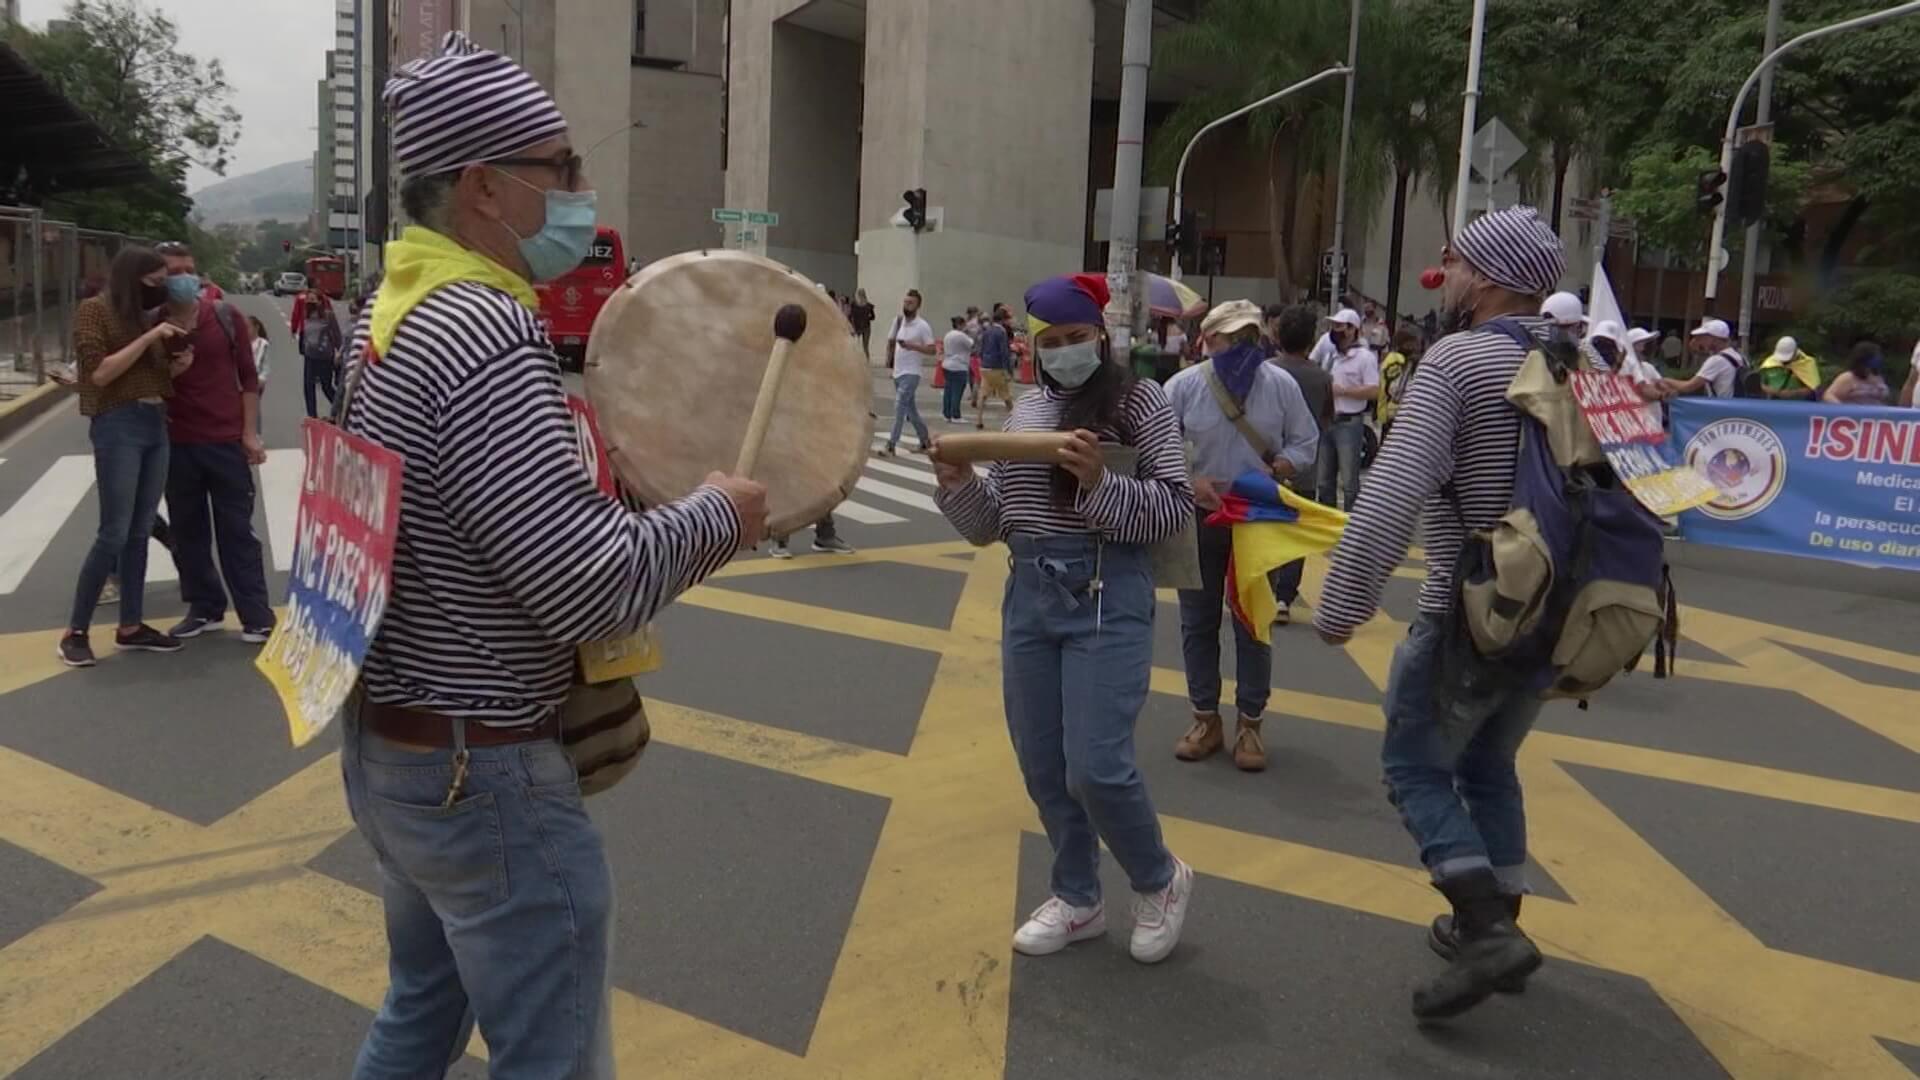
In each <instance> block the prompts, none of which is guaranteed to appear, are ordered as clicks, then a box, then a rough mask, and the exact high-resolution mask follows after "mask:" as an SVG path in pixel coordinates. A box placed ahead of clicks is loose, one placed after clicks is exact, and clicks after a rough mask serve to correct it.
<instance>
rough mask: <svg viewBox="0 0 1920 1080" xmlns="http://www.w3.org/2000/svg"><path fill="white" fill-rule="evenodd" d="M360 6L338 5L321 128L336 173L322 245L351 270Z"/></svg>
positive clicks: (356, 211) (349, 1) (352, 1)
mask: <svg viewBox="0 0 1920 1080" xmlns="http://www.w3.org/2000/svg"><path fill="white" fill-rule="evenodd" d="M357 7H358V0H335V3H334V41H333V50H332V52H331V53H329V54H328V64H327V82H328V85H329V87H330V88H331V90H332V95H333V97H332V106H331V108H330V110H329V115H328V116H327V118H326V120H325V121H324V122H323V126H322V128H321V131H320V140H321V142H322V143H323V144H326V145H328V146H329V148H330V152H331V154H332V162H333V168H332V169H331V171H330V173H329V175H330V176H331V177H332V184H331V187H330V189H329V192H328V198H327V216H326V234H325V236H324V238H322V239H321V241H320V242H321V244H322V245H323V246H325V247H327V248H330V249H333V250H336V251H343V252H346V253H347V254H348V257H349V265H351V264H352V263H354V262H357V261H358V259H359V253H360V140H359V136H358V134H357V132H358V130H359V109H360V104H359V103H360V47H359V26H358V20H357V17H356V10H355V9H356V8H357Z"/></svg>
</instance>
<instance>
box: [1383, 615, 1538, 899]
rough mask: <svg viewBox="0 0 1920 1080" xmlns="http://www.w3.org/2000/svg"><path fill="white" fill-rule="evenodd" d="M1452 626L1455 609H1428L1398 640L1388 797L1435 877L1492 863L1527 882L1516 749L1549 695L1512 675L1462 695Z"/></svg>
mask: <svg viewBox="0 0 1920 1080" xmlns="http://www.w3.org/2000/svg"><path fill="white" fill-rule="evenodd" d="M1446 630H1447V623H1446V620H1445V619H1443V618H1442V617H1440V616H1438V615H1431V614H1428V613H1426V612H1422V613H1420V615H1418V616H1417V617H1415V619H1414V620H1413V624H1412V625H1411V626H1409V627H1408V628H1407V637H1406V640H1404V641H1402V642H1401V643H1400V646H1399V648H1397V649H1395V650H1394V653H1393V666H1392V668H1391V670H1390V672H1389V673H1388V675H1387V693H1386V713H1387V733H1386V739H1385V741H1384V742H1383V743H1382V744H1381V747H1380V763H1381V765H1382V766H1383V767H1384V770H1385V772H1386V778H1387V788H1388V793H1389V794H1388V798H1389V800H1390V801H1391V802H1392V803H1393V805H1394V806H1395V807H1397V808H1398V809H1399V811H1400V820H1401V822H1402V823H1403V824H1405V825H1406V827H1407V832H1409V833H1411V834H1413V838H1414V840H1415V842H1417V843H1418V844H1419V845H1420V861H1421V862H1422V863H1424V864H1425V865H1426V867H1427V870H1428V872H1429V873H1431V874H1432V875H1433V878H1434V880H1436V881H1438V880H1440V879H1441V878H1446V877H1453V876H1455V875H1458V874H1462V873H1466V872H1468V871H1471V870H1475V869H1480V868H1483V867H1492V869H1493V871H1494V873H1495V874H1496V875H1497V876H1499V878H1500V881H1501V884H1502V886H1503V887H1504V888H1505V889H1506V890H1507V891H1509V892H1515V893H1519V892H1524V891H1526V881H1525V869H1524V868H1525V865H1526V861H1527V815H1526V807H1525V804H1524V802H1523V801H1522V799H1521V794H1520V774H1519V773H1518V771H1516V770H1515V768H1514V763H1513V759H1514V755H1515V754H1517V753H1519V750H1520V743H1521V741H1522V740H1524V739H1525V738H1526V737H1527V732H1528V731H1530V730H1532V729H1533V722H1534V719H1535V718H1536V717H1538V716H1539V715H1540V705H1541V701H1540V697H1539V695H1538V694H1537V693H1535V692H1533V691H1531V690H1528V689H1527V688H1526V687H1525V686H1524V685H1522V684H1520V683H1511V684H1506V685H1503V686H1502V687H1501V689H1499V690H1498V691H1496V692H1493V693H1488V694H1481V695H1478V696H1477V697H1475V698H1474V699H1473V700H1471V701H1462V700H1460V699H1461V698H1463V697H1466V696H1468V695H1466V694H1464V693H1462V692H1461V691H1460V689H1459V687H1458V686H1457V685H1456V686H1437V684H1438V683H1439V681H1440V680H1441V679H1443V678H1445V677H1446V673H1445V672H1444V670H1443V669H1444V668H1445V666H1446V665H1444V664H1443V663H1442V651H1443V649H1444V648H1445V647H1446V646H1447V645H1448V642H1447V641H1446V640H1445V634H1446ZM1463 632H1464V631H1463ZM1448 681H1449V682H1450V683H1457V682H1458V680H1453V679H1449V680H1448ZM1436 688H1437V689H1440V690H1442V691H1443V693H1442V694H1441V695H1440V697H1441V698H1442V699H1445V701H1444V703H1442V702H1441V701H1438V700H1436V696H1435V690H1436Z"/></svg>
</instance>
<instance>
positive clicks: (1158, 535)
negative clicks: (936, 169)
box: [933, 274, 1193, 964]
mask: <svg viewBox="0 0 1920 1080" xmlns="http://www.w3.org/2000/svg"><path fill="white" fill-rule="evenodd" d="M1106 303H1107V287H1106V280H1105V279H1104V278H1102V277H1100V276H1098V275H1094V274H1078V275H1074V276H1072V277H1060V278H1052V279H1049V280H1048V281H1044V282H1041V283H1040V284H1038V285H1035V286H1034V287H1033V288H1031V289H1029V290H1028V291H1027V318H1028V322H1029V324H1030V325H1031V328H1032V330H1033V333H1034V342H1035V344H1036V346H1037V347H1038V349H1039V355H1040V373H1041V381H1042V384H1043V385H1042V387H1041V389H1040V390H1039V392H1037V393H1032V394H1028V395H1027V396H1025V397H1023V398H1021V399H1020V401H1019V403H1018V404H1016V405H1015V406H1014V408H1013V415H1012V417H1011V418H1010V419H1009V420H1008V422H1007V430H1008V431H1066V432H1071V433H1072V435H1071V438H1070V441H1069V442H1068V444H1067V446H1066V447H1065V448H1064V449H1063V450H1061V451H1060V456H1059V459H1058V461H1057V462H1051V463H1050V462H1007V461H999V462H995V463H994V464H993V467H992V469H991V470H990V471H989V472H988V474H987V476H986V478H985V479H981V478H980V477H978V476H976V475H975V474H974V472H973V469H972V466H970V465H964V464H956V463H951V462H944V461H942V460H941V458H940V444H939V443H938V441H936V442H935V443H934V447H933V452H934V460H935V465H936V471H937V473H938V475H939V481H940V492H939V495H938V502H939V505H940V508H941V510H942V511H944V512H945V513H946V515H947V517H948V519H949V520H951V521H952V522H953V523H954V527H955V528H957V529H959V531H960V533H961V535H962V536H965V537H966V538H967V539H968V540H970V541H972V542H973V543H975V544H988V543H992V542H993V541H995V540H1004V541H1006V543H1007V546H1008V548H1009V549H1010V550H1011V551H1012V558H1011V560H1010V562H1011V565H1012V575H1011V577H1010V578H1009V579H1008V581H1007V590H1006V596H1005V599H1004V601H1003V602H1002V604H1001V676H1002V679H1003V682H1004V693H1005V701H1006V713H1007V727H1008V730H1009V731H1010V733H1011V734H1012V736H1013V749H1014V754H1015V756H1016V757H1017V758H1018V759H1019V761H1020V771H1021V774H1022V775H1023V776H1024V777H1025V779H1026V784H1027V794H1028V795H1029V796H1030V797H1031V798H1032V799H1033V803H1034V806H1035V808H1036V809H1038V810H1039V812H1040V820H1041V823H1042V824H1043V825H1044V826H1045V827H1046V831H1047V838H1048V840H1049V841H1050V842H1051V844H1052V845H1053V875H1052V882H1051V891H1052V895H1051V896H1050V897H1049V898H1048V900H1047V902H1046V903H1044V904H1042V905H1041V906H1040V908H1039V909H1038V910H1036V911H1035V912H1034V913H1033V915H1032V917H1031V918H1029V919H1028V920H1027V922H1026V923H1025V925H1023V926H1021V927H1020V929H1019V930H1018V931H1017V932H1016V933H1015V934H1014V936H1013V947H1014V948H1015V949H1017V950H1019V951H1020V952H1022V953H1025V954H1027V955H1030V956H1040V955H1045V954H1047V953H1053V952H1058V951H1059V950H1061V949H1064V948H1066V947H1067V946H1068V945H1069V944H1071V943H1073V942H1076V941H1085V940H1088V939H1091V938H1095V937H1099V936H1101V935H1102V934H1104V933H1105V932H1106V909H1105V907H1104V906H1103V904H1102V903H1101V897H1100V877H1099V874H1098V872H1097V866H1098V861H1099V854H1100V843H1101V841H1103V840H1104V841H1105V842H1106V845H1107V847H1108V849H1110V850H1111V851H1112V852H1113V856H1114V860H1115V861H1116V862H1118V863H1119V864H1120V865H1121V866H1122V867H1123V868H1124V869H1125V870H1126V873H1127V877H1128V878H1129V880H1130V882H1131V884H1132V886H1133V891H1134V892H1135V894H1136V899H1135V901H1134V916H1135V918H1134V929H1133V940H1132V945H1131V952H1132V954H1133V957H1134V959H1136V960H1138V961H1140V962H1142V963H1149V964H1151V963H1156V962H1158V961H1160V960H1163V959H1165V958H1166V956H1167V955H1168V954H1169V953H1170V952H1172V951H1173V947H1174V945H1175V944H1176V943H1177V942H1178V941H1179V939H1180V928H1181V925H1182V924H1183V923H1184V921H1185V919H1186V912H1187V902H1188V900H1189V898H1190V897H1191V895H1192V891H1193V871H1192V870H1191V869H1190V868H1188V867H1187V865H1186V864H1185V863H1183V862H1181V861H1180V860H1178V859H1176V858H1174V857H1173V855H1172V853H1170V852H1168V851H1167V847H1166V844H1165V843H1164V842H1163V841H1162V840H1161V836H1160V819H1159V818H1158V817H1157V816H1156V815H1155V813H1154V809H1153V803H1152V801H1151V800H1149V799H1148V797H1147V788H1146V782H1145V781H1144V780H1143V779H1142V778H1141V776H1140V772H1139V770H1138V769H1136V768H1135V767H1134V740H1133V729H1134V724H1135V722H1136V721H1138V719H1139V717H1140V708H1141V706H1142V705H1144V704H1145V702H1146V697H1147V683H1148V679H1149V676H1150V675H1151V672H1152V669H1153V618H1154V609H1155V604H1156V601H1155V598H1154V582H1153V572H1152V567H1151V563H1150V560H1149V558H1148V555H1147V547H1146V545H1148V544H1150V543H1152V542H1154V541H1156V540H1163V539H1165V538H1167V537H1170V536H1172V535H1174V534H1175V533H1177V532H1179V531H1180V530H1181V528H1182V527H1183V526H1184V525H1185V524H1186V523H1187V522H1189V521H1191V520H1192V517H1193V488H1192V485H1191V483H1190V482H1189V481H1188V479H1187V468H1186V459H1185V454H1184V452H1183V450H1182V448H1181V443H1180V429H1179V424H1178V422H1177V421H1176V420H1175V418H1174V415H1173V409H1172V407H1171V406H1170V405H1169V404H1168V403H1167V397H1166V394H1165V393H1164V392H1163V391H1162V390H1161V389H1160V387H1159V386H1158V385H1157V384H1155V383H1153V382H1138V381H1135V380H1134V378H1133V376H1132V374H1131V373H1130V372H1129V371H1128V370H1127V368H1126V367H1125V366H1123V365H1122V364H1119V363H1117V362H1115V359H1114V357H1113V355H1112V350H1111V348H1110V346H1109V345H1108V343H1107V341H1106V337H1105V333H1104V330H1103V329H1102V326H1101V314H1100V312H1101V309H1102V308H1103V307H1105V306H1106ZM1114 447H1120V448H1127V449H1130V450H1131V451H1133V453H1132V454H1131V455H1126V454H1110V453H1109V450H1108V449H1106V448H1114ZM1127 456H1131V457H1132V458H1133V459H1134V461H1133V463H1132V467H1131V468H1130V469H1129V470H1127V471H1124V472H1123V471H1119V470H1118V469H1116V468H1111V467H1109V466H1108V460H1109V458H1113V459H1116V460H1117V459H1118V458H1121V457H1127Z"/></svg>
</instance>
